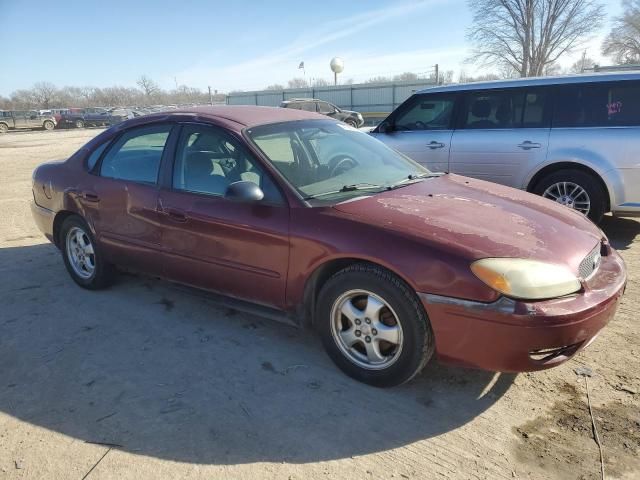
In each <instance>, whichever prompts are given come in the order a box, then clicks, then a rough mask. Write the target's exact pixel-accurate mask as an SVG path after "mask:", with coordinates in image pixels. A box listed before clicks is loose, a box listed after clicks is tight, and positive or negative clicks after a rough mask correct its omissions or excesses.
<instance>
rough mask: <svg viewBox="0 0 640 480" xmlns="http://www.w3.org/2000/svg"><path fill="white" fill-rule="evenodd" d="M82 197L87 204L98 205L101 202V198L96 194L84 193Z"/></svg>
mask: <svg viewBox="0 0 640 480" xmlns="http://www.w3.org/2000/svg"><path fill="white" fill-rule="evenodd" d="M81 195H82V198H84V199H85V200H86V201H87V202H91V203H98V202H99V201H100V197H99V196H98V194H97V193H94V192H82V194H81Z"/></svg>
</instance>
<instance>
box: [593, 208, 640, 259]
mask: <svg viewBox="0 0 640 480" xmlns="http://www.w3.org/2000/svg"><path fill="white" fill-rule="evenodd" d="M599 227H600V228H601V229H602V231H603V232H604V233H606V234H607V237H609V241H610V242H611V245H612V246H613V248H615V249H616V250H626V249H627V248H629V246H630V245H631V244H632V243H633V241H634V239H635V238H636V235H638V234H639V233H640V222H639V221H638V220H635V219H633V218H621V217H613V216H610V215H606V216H605V217H604V218H603V219H602V222H601V223H600V225H599Z"/></svg>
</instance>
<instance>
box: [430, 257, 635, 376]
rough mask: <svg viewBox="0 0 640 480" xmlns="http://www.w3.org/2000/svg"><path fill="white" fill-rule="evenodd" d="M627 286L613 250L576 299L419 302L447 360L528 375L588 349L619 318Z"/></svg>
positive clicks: (440, 354) (434, 298)
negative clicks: (617, 310)
mask: <svg viewBox="0 0 640 480" xmlns="http://www.w3.org/2000/svg"><path fill="white" fill-rule="evenodd" d="M625 285H626V272H625V267H624V262H623V261H622V259H621V258H620V256H619V255H618V254H617V253H616V252H615V251H613V250H612V251H611V253H610V254H609V255H607V256H605V257H602V264H601V266H600V268H599V270H598V272H597V273H596V274H595V275H594V277H593V278H592V279H591V280H589V281H588V282H586V283H585V284H584V285H583V291H582V292H580V293H578V294H576V295H572V296H568V297H564V298H557V299H552V300H544V301H535V302H524V301H514V300H511V299H507V298H504V297H503V298H501V299H499V300H498V301H496V302H494V303H490V304H487V303H481V302H474V301H468V300H460V299H455V298H450V297H441V296H437V295H428V294H420V298H421V299H422V302H423V304H424V307H425V309H426V311H427V313H428V315H429V319H430V321H431V325H432V328H433V332H434V335H435V341H436V352H437V354H438V357H439V358H440V359H441V360H442V361H444V362H446V363H453V364H458V365H463V366H467V367H474V368H482V369H485V370H493V371H500V372H526V371H534V370H543V369H546V368H551V367H554V366H556V365H559V364H561V363H563V362H565V361H567V360H569V359H570V358H571V357H572V356H573V355H575V354H576V353H577V352H579V351H580V350H582V349H583V348H585V347H586V346H587V345H589V344H590V343H591V341H593V339H594V338H595V337H596V335H598V333H599V332H600V330H601V329H602V328H603V327H604V326H605V325H606V324H607V323H608V322H609V321H610V320H611V319H612V318H613V316H614V315H615V312H616V309H617V307H618V304H619V302H620V299H621V298H622V294H623V292H624V288H625Z"/></svg>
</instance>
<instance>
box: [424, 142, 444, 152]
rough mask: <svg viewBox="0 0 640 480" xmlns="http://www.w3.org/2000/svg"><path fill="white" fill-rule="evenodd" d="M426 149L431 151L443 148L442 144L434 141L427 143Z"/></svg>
mask: <svg viewBox="0 0 640 480" xmlns="http://www.w3.org/2000/svg"><path fill="white" fill-rule="evenodd" d="M427 147H429V148H430V149H431V150H435V149H436V148H444V143H442V142H436V141H435V140H433V141H432V142H429V143H427Z"/></svg>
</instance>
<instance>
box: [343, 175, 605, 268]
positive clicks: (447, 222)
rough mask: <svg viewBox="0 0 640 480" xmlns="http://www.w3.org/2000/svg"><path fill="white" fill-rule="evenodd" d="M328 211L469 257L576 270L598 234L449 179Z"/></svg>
mask: <svg viewBox="0 0 640 480" xmlns="http://www.w3.org/2000/svg"><path fill="white" fill-rule="evenodd" d="M334 208H335V209H336V210H338V211H340V212H342V213H344V214H348V215H350V216H354V217H357V218H358V219H359V220H360V221H366V222H367V223H371V224H374V225H378V226H380V227H383V228H386V229H390V230H393V231H395V232H400V233H405V234H409V235H412V236H417V237H420V238H421V239H423V240H424V241H425V242H426V243H428V244H432V245H433V246H434V247H436V246H437V248H440V249H446V250H448V251H456V252H457V253H458V254H463V255H464V256H466V257H468V258H470V259H477V258H484V257H518V258H532V259H537V260H543V261H549V262H553V263H564V264H568V265H569V266H570V267H571V268H572V269H577V267H578V265H579V264H580V262H581V261H582V260H583V259H584V257H585V256H586V255H587V254H588V253H589V252H590V251H591V250H593V248H595V247H596V246H597V245H598V242H599V241H600V240H601V239H602V238H603V237H604V235H603V234H602V232H601V231H600V229H598V227H596V226H595V225H594V224H593V223H592V222H591V221H589V220H588V219H587V218H585V217H584V216H583V215H582V214H580V213H578V212H576V211H574V210H571V209H569V208H567V207H563V206H561V205H558V204H556V203H554V202H552V201H550V200H547V199H544V198H541V197H538V196H535V195H532V194H529V193H526V192H522V191H520V190H517V189H514V188H509V187H505V186H502V185H497V184H495V183H490V182H485V181H482V180H475V179H471V178H467V177H462V176H458V175H452V174H448V175H443V176H440V177H434V178H427V179H425V180H424V181H422V182H419V183H416V184H413V185H409V186H406V187H402V188H398V189H395V190H390V191H386V192H382V193H379V194H376V195H373V196H370V197H366V198H360V199H357V200H352V201H348V202H343V203H340V204H337V205H335V206H334ZM391 248H392V246H391Z"/></svg>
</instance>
